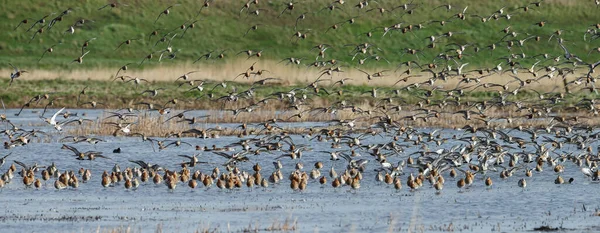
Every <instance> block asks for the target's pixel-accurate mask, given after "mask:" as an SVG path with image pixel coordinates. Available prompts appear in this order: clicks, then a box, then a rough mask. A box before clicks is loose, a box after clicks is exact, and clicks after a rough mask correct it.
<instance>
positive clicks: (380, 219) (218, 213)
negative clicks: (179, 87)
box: [0, 110, 600, 232]
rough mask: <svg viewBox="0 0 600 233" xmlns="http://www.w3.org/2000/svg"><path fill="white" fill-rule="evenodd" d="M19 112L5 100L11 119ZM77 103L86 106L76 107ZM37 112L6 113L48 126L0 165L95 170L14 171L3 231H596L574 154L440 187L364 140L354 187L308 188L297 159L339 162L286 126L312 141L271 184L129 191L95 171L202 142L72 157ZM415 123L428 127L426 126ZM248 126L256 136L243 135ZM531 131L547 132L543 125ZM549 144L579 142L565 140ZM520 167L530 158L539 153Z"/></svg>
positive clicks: (215, 160)
mask: <svg viewBox="0 0 600 233" xmlns="http://www.w3.org/2000/svg"><path fill="white" fill-rule="evenodd" d="M16 111H17V110H9V112H8V116H9V118H11V117H10V116H12V114H14V112H16ZM54 111H55V110H52V111H50V112H54ZM72 111H73V110H72ZM81 111H83V110H79V112H81ZM85 112H86V113H87V118H89V119H95V118H96V117H98V116H101V115H102V111H99V110H92V111H90V110H85ZM38 115H39V113H32V112H31V110H25V111H24V112H23V114H22V115H21V116H20V117H18V118H14V120H12V118H11V120H12V121H13V122H15V123H16V124H17V125H19V126H20V127H22V128H26V129H33V128H39V129H43V130H47V132H53V133H51V136H50V139H46V140H40V142H34V143H30V144H28V145H26V146H23V147H16V148H13V149H11V150H6V149H4V148H2V149H0V155H5V154H8V153H10V152H12V153H13V155H11V156H10V157H9V159H8V161H7V164H4V165H3V166H2V167H1V168H0V171H1V172H5V171H6V170H7V168H8V166H9V165H10V163H12V160H19V161H21V162H23V163H25V164H28V165H29V164H33V163H34V162H37V163H38V164H40V165H50V164H51V163H52V162H55V163H56V165H57V166H58V169H59V170H60V171H65V170H75V171H76V170H78V169H79V168H82V167H83V168H86V169H91V170H92V180H91V181H90V182H88V183H81V184H80V187H79V188H77V189H71V188H67V189H65V190H60V191H58V190H55V189H54V187H53V182H54V179H50V180H49V181H47V182H46V183H45V184H43V187H42V188H41V189H39V190H36V189H34V188H27V187H25V186H24V185H23V184H22V182H21V180H20V179H21V178H20V176H19V175H17V174H15V178H14V179H13V181H12V182H11V183H9V184H7V185H6V186H5V187H4V188H2V189H0V197H1V198H0V206H1V207H2V210H3V211H0V222H1V223H2V231H5V232H41V231H44V232H92V231H96V230H97V229H98V228H100V229H101V231H102V230H110V229H113V228H121V227H122V228H128V227H130V228H131V229H132V230H134V231H140V230H141V231H143V232H149V231H155V230H157V229H163V230H164V231H166V232H191V231H195V230H213V229H216V230H218V231H221V232H226V231H243V230H255V229H256V230H259V231H266V230H269V228H273V229H270V230H277V229H280V228H283V227H282V225H283V224H284V223H285V222H286V221H288V222H289V226H293V227H294V229H295V230H296V231H299V232H398V231H410V232H421V231H424V232H445V231H450V230H452V231H461V232H482V231H484V232H489V231H495V232H529V231H532V230H533V229H534V228H536V227H540V226H550V227H562V230H563V231H567V232H569V231H571V232H596V231H598V230H600V221H599V220H600V217H597V216H594V213H595V211H596V209H598V208H600V204H598V203H600V196H599V195H597V192H598V190H599V189H598V188H599V186H598V185H600V184H598V183H594V182H592V181H591V180H589V179H588V178H587V177H585V176H584V175H583V174H582V173H581V172H580V168H579V167H577V166H576V165H575V164H573V163H571V162H564V163H563V164H564V165H565V172H564V173H563V174H562V177H564V178H565V180H568V179H569V178H571V177H572V178H574V182H573V183H571V184H563V185H556V184H554V179H555V178H556V174H555V173H554V172H553V171H552V167H548V166H547V165H544V171H543V172H534V175H533V177H531V178H527V182H528V186H527V188H526V189H525V190H523V189H522V188H520V187H518V186H517V181H518V180H519V179H521V178H525V172H524V170H518V171H516V172H515V174H514V175H513V176H512V177H510V178H508V179H506V180H502V179H500V178H499V172H494V171H488V173H487V174H486V175H488V176H490V177H492V179H493V180H494V185H493V186H492V188H491V189H488V188H486V187H485V185H484V182H483V179H484V178H485V175H483V174H477V176H476V178H475V182H474V184H473V185H471V186H470V187H469V188H467V189H463V190H459V189H458V188H457V187H456V181H457V179H454V178H450V177H449V176H448V175H447V173H446V174H444V177H445V179H446V183H445V186H444V189H443V190H442V191H441V192H439V193H438V192H436V191H435V189H433V188H432V187H431V185H430V184H429V183H428V182H424V186H423V187H421V188H420V189H418V190H416V191H410V190H409V188H408V187H407V186H406V182H405V181H406V178H407V176H408V174H410V173H414V174H416V172H417V170H416V169H414V168H408V167H405V168H404V172H405V174H404V175H402V180H403V184H402V185H403V188H402V189H401V190H399V191H396V190H395V189H394V188H393V187H392V186H389V185H384V184H381V183H378V182H376V181H375V175H376V173H377V172H376V171H375V169H376V168H378V167H379V164H378V162H377V161H375V160H374V158H373V157H372V156H370V155H369V154H368V153H367V152H366V151H361V150H359V151H358V152H359V153H361V154H362V157H361V158H364V159H368V160H369V163H368V164H367V169H366V170H365V172H364V173H363V176H364V179H363V180H362V181H361V187H360V189H359V190H351V189H350V188H349V187H347V186H346V187H342V188H339V189H333V188H332V187H331V185H330V182H331V179H330V178H329V177H328V176H327V178H328V180H329V182H328V184H327V185H325V186H321V185H320V184H318V182H316V181H315V180H311V181H310V182H309V184H308V188H307V190H305V191H303V192H298V191H292V190H291V189H290V188H289V180H288V179H287V175H288V174H290V172H291V171H292V170H293V169H294V164H295V163H297V162H302V163H303V164H304V165H305V168H304V171H307V172H309V171H310V169H312V167H313V164H314V163H315V162H317V161H322V162H323V163H324V164H325V166H324V168H323V169H322V170H321V172H322V174H323V175H327V172H328V170H329V168H330V167H331V166H333V167H334V168H335V169H336V171H337V172H338V173H339V174H341V172H342V171H343V169H344V168H345V167H346V162H345V161H344V160H343V159H342V160H339V161H330V160H329V155H328V154H326V153H320V152H318V151H329V150H331V149H330V142H319V141H317V140H310V139H308V138H305V137H301V136H292V139H293V141H294V143H295V144H297V145H300V144H306V145H309V146H310V147H311V148H312V151H308V152H304V154H303V157H302V158H300V159H299V160H297V161H292V160H290V159H289V158H282V159H281V161H282V163H283V169H282V171H283V174H284V176H285V177H286V178H285V179H284V180H282V181H281V182H280V183H279V184H271V185H270V186H269V188H267V189H263V188H254V189H253V190H251V191H250V190H248V189H247V188H246V187H245V186H244V188H242V189H239V190H233V191H223V190H219V189H218V188H217V187H216V186H213V188H210V189H206V188H204V187H203V186H202V185H201V184H199V186H198V188H196V189H190V188H189V187H188V186H187V184H184V183H179V184H178V186H177V188H176V189H175V190H173V191H169V190H168V189H167V188H166V186H165V185H164V184H163V185H155V184H153V183H150V182H149V183H142V184H141V185H140V187H139V188H137V189H136V190H126V189H125V188H124V187H123V185H122V184H118V185H116V186H115V187H109V188H104V187H102V186H101V185H100V182H101V179H100V176H101V173H102V171H104V170H107V171H110V170H111V169H112V168H113V166H114V165H115V164H119V165H120V166H121V168H123V169H124V168H125V167H126V166H137V165H135V164H133V163H131V162H129V160H144V161H148V162H150V163H157V164H160V165H162V166H163V167H165V168H169V169H177V168H179V165H177V164H178V163H181V162H183V161H184V160H183V158H182V157H179V156H177V155H179V154H188V155H191V154H194V153H197V152H198V151H195V150H194V148H193V147H191V146H187V145H182V146H181V147H170V148H167V149H165V150H162V151H158V150H157V151H154V150H153V148H152V147H150V144H149V143H148V142H142V141H141V139H139V138H137V137H136V138H133V137H117V138H115V137H102V138H104V139H105V140H106V141H107V142H102V143H99V144H97V145H89V144H84V143H79V144H70V145H73V146H75V147H77V148H78V149H80V150H82V151H87V150H95V151H102V152H104V155H106V156H108V157H110V159H102V158H98V159H96V160H95V161H79V160H76V159H75V158H74V156H73V155H72V152H70V151H68V150H61V149H60V148H61V145H62V143H61V142H58V139H60V138H61V137H63V136H66V135H64V133H58V132H56V131H55V130H53V129H51V128H49V127H48V126H44V125H43V121H42V120H40V119H39V117H38ZM315 124H319V125H320V126H322V125H324V124H326V123H314V124H313V123H301V124H300V123H299V124H297V125H296V126H305V127H311V126H315ZM417 130H418V131H419V132H424V133H429V132H431V131H432V130H433V129H417ZM440 132H441V137H442V138H447V139H449V140H448V141H446V142H445V143H443V144H442V145H441V146H437V145H435V144H434V143H432V142H430V143H427V145H428V147H429V149H430V150H431V151H433V150H437V149H439V148H447V149H449V148H452V147H454V146H457V145H463V146H464V142H463V143H462V144H461V141H458V140H451V138H452V136H453V135H465V136H468V135H470V134H468V133H466V132H464V131H455V130H441V131H440ZM478 135H481V134H478ZM510 135H512V136H514V137H526V135H525V134H524V133H522V132H516V131H513V132H511V133H510ZM355 136H356V135H355ZM252 137H255V136H250V137H248V138H252ZM459 138H460V137H459ZM1 139H2V140H3V141H5V140H7V138H6V136H2V137H1ZM181 140H182V141H185V142H188V143H190V144H192V145H201V146H204V145H207V146H212V145H213V144H214V145H216V146H217V147H223V146H226V145H229V144H231V143H234V142H237V141H239V140H240V138H237V137H221V138H219V139H206V140H205V139H198V138H181ZM390 140H391V138H389V137H383V136H371V137H366V138H365V139H364V140H363V142H362V143H363V144H374V143H387V142H390ZM539 140H540V141H541V140H543V139H542V137H541V136H540V139H539ZM34 141H35V140H34ZM540 144H541V143H540ZM591 146H592V147H593V148H596V147H597V146H598V142H597V140H594V141H592V144H591ZM117 147H120V148H121V149H122V153H120V154H114V153H111V152H112V150H113V149H115V148H117ZM345 148H347V147H345ZM532 148H533V147H532V146H528V147H527V148H526V150H527V151H532V150H533V149H532ZM236 150H240V148H239V147H238V148H236ZM334 150H338V149H334ZM421 150H422V149H421V146H417V147H415V146H410V147H408V148H406V149H405V151H404V152H403V153H401V154H402V155H400V156H389V157H388V160H389V162H391V163H392V164H396V163H397V162H398V161H400V160H401V159H406V156H407V155H410V154H412V153H413V152H415V151H421ZM515 151H518V150H515ZM555 151H556V152H557V153H568V152H576V153H578V152H581V151H579V150H578V149H577V148H576V147H575V146H574V145H570V144H569V145H565V147H563V148H562V149H557V150H555ZM282 153H283V152H277V151H276V152H273V153H272V154H269V153H263V154H261V155H257V156H255V155H250V156H249V158H250V161H249V162H246V163H239V164H238V167H239V168H240V169H241V170H243V171H248V172H249V173H251V172H252V165H253V164H255V163H260V164H261V165H262V167H263V170H262V171H261V174H262V175H263V176H264V177H266V176H268V175H269V174H270V173H271V172H272V171H273V170H274V168H273V166H272V165H271V163H272V162H273V161H274V159H275V158H276V157H277V156H279V155H281V154H282ZM413 157H415V156H413ZM199 158H200V161H204V162H208V164H200V165H199V166H196V167H195V168H192V169H191V170H192V172H193V171H195V170H197V169H199V170H200V171H202V172H204V173H208V172H210V171H211V170H212V168H213V167H215V166H220V168H221V169H222V171H223V170H224V167H223V166H222V164H223V163H225V162H226V159H224V158H223V157H220V156H216V155H215V154H213V153H211V152H201V155H200V157H199ZM506 163H508V159H507V160H506ZM505 165H506V164H505ZM463 166H464V165H463ZM526 166H528V167H530V168H533V167H535V164H534V163H532V164H528V165H526ZM18 169H19V170H20V168H18ZM464 169H467V168H466V167H465V168H464ZM38 174H39V173H36V175H38ZM459 176H460V175H459ZM584 208H585V210H584ZM49 224H51V225H52V228H51V229H48V228H47V226H48V225H49Z"/></svg>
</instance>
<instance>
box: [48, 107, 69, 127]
mask: <svg viewBox="0 0 600 233" xmlns="http://www.w3.org/2000/svg"><path fill="white" fill-rule="evenodd" d="M63 110H65V107H63V108H61V109H60V110H58V111H57V112H56V113H54V115H52V118H50V124H51V125H56V116H58V114H60V112H62V111H63Z"/></svg>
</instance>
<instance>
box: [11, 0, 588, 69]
mask: <svg viewBox="0 0 600 233" xmlns="http://www.w3.org/2000/svg"><path fill="white" fill-rule="evenodd" d="M121 2H123V3H125V4H127V5H128V6H119V7H118V8H115V9H110V7H108V8H105V9H103V10H100V11H99V10H97V9H98V8H99V7H100V6H102V5H104V4H106V3H107V1H98V0H90V1H33V2H23V1H4V2H3V6H4V9H6V10H5V11H4V14H2V15H1V16H0V19H1V20H0V28H1V29H2V31H3V33H1V34H0V63H2V64H4V66H5V67H6V68H7V69H8V68H10V67H9V66H8V64H7V63H12V64H14V65H16V66H18V67H20V68H22V69H24V70H28V69H30V70H33V69H74V68H90V67H110V68H114V67H120V66H121V65H123V64H125V63H129V62H135V63H139V62H140V61H141V60H142V59H143V58H144V57H145V56H146V55H148V54H150V53H152V52H154V55H155V56H154V58H153V59H151V60H150V61H147V62H145V63H144V65H143V67H153V66H156V65H157V63H158V61H157V57H158V55H159V54H160V53H159V52H158V51H161V50H164V49H165V48H166V47H167V44H166V43H158V44H157V45H156V46H154V45H155V44H156V42H157V41H158V39H159V38H160V37H161V36H154V37H152V38H149V36H148V35H149V33H150V32H151V31H153V30H155V29H162V30H159V31H160V33H161V35H162V34H165V33H166V34H167V35H168V37H170V36H172V35H174V34H175V33H177V36H176V37H175V38H174V39H173V41H172V42H171V46H172V48H173V50H174V51H177V52H176V58H175V59H173V60H169V59H164V60H163V61H162V62H161V63H163V64H177V63H181V62H188V63H189V62H191V61H194V60H196V59H197V58H199V57H200V56H201V55H203V54H206V53H208V52H210V51H221V50H225V54H226V58H227V59H233V57H238V58H245V57H244V56H245V55H236V54H237V53H238V52H239V51H242V50H248V49H252V50H264V52H263V55H264V59H271V60H280V59H283V58H286V57H298V58H304V60H303V62H304V63H305V64H308V63H310V62H314V60H315V58H316V56H317V53H318V51H317V50H311V48H312V47H314V46H315V45H318V44H329V45H331V46H332V47H331V48H329V49H328V50H327V51H326V57H325V58H324V59H321V60H329V59H336V60H338V61H342V62H343V63H345V65H349V66H358V65H357V61H356V60H358V59H360V58H363V57H366V56H368V55H369V54H370V55H375V54H377V55H379V56H381V57H383V58H385V59H387V60H388V61H390V64H387V63H386V62H383V60H381V61H379V62H375V61H374V60H368V61H367V62H366V66H369V67H394V66H396V65H398V64H399V63H401V62H404V61H408V60H417V61H419V62H420V63H423V64H427V63H432V62H433V61H434V58H435V57H436V56H437V55H438V54H440V53H445V52H446V51H447V50H448V49H450V48H456V47H455V46H450V45H449V44H451V43H458V44H466V43H468V44H472V46H471V47H469V48H468V50H467V51H465V56H464V58H463V61H460V62H461V63H467V62H468V63H469V64H470V65H469V66H468V69H475V68H478V67H482V66H486V67H489V66H492V65H496V64H498V63H501V62H502V61H501V60H497V59H499V58H502V57H506V56H508V55H509V54H521V53H522V52H523V53H525V54H526V55H527V58H525V59H521V60H519V63H520V64H521V65H523V66H526V65H529V64H533V63H534V62H535V61H536V60H535V59H531V58H532V57H533V56H534V55H536V54H541V53H548V54H550V55H551V56H553V57H555V56H562V55H563V54H564V53H563V51H562V50H561V48H560V47H559V46H558V44H557V43H556V40H554V39H553V40H551V41H550V42H548V38H549V36H550V35H552V33H553V32H555V31H557V30H563V33H562V35H561V37H562V38H563V39H564V40H565V41H566V42H565V45H566V46H567V47H568V48H569V49H570V51H571V52H572V53H574V54H578V55H579V56H580V57H582V58H583V59H584V60H585V61H588V62H595V61H597V60H598V59H600V56H599V55H598V54H597V53H592V55H591V56H589V57H588V56H587V53H588V51H589V50H590V49H592V48H596V47H598V46H600V42H599V40H593V41H591V40H589V35H588V41H583V35H584V32H585V31H586V30H587V29H588V28H593V27H591V25H595V24H596V23H600V22H598V21H597V19H598V18H597V17H596V15H597V12H598V10H597V7H596V6H595V5H594V2H593V1H559V0H555V1H551V0H547V1H545V2H543V3H542V6H541V7H535V6H533V5H529V6H530V10H529V11H528V12H524V11H523V10H519V9H517V8H518V7H520V6H523V5H526V2H524V1H516V0H510V1H493V2H489V1H467V0H460V1H448V2H446V1H419V0H415V1H414V2H415V3H416V4H418V7H417V8H415V9H414V10H415V13H414V14H412V15H404V14H403V12H402V11H401V10H400V9H398V10H396V11H393V12H391V13H387V12H386V13H384V14H383V15H381V14H379V13H378V12H377V10H374V11H371V12H366V10H364V9H363V10H361V11H358V10H357V9H356V8H354V7H353V6H354V5H355V4H356V1H347V3H346V4H344V5H343V6H342V7H343V11H340V10H334V11H332V12H330V11H329V10H322V11H321V10H320V9H323V8H324V7H327V6H328V5H329V1H316V0H312V1H311V0H309V1H301V2H298V3H297V4H296V7H295V9H294V10H293V11H292V13H291V14H287V13H286V14H283V15H282V16H281V17H278V15H279V14H280V12H281V11H282V10H283V9H284V7H285V6H284V3H286V1H279V0H277V1H265V0H261V1H260V3H259V5H258V7H259V8H261V9H264V10H262V11H261V12H260V15H258V16H255V15H248V14H247V13H246V11H244V12H242V13H241V14H240V13H239V12H240V9H241V7H242V6H243V5H244V3H245V2H244V1H214V2H212V3H211V5H210V7H208V8H205V9H203V10H202V11H201V13H200V15H199V17H198V18H195V16H196V14H197V13H198V11H199V9H201V6H202V4H203V2H202V1H190V0H181V1H121ZM176 3H178V4H180V5H176V6H174V7H172V8H171V9H170V14H169V15H163V16H162V17H161V18H160V19H159V20H158V21H157V22H156V24H154V21H155V19H156V17H157V16H158V14H159V13H160V12H161V11H162V10H163V9H165V8H166V7H167V6H169V5H173V4H176ZM443 3H451V4H455V7H454V8H453V9H452V10H451V11H450V12H448V11H446V10H445V9H444V8H440V9H437V10H432V9H433V8H434V6H438V5H441V4H443ZM395 5H399V3H398V1H392V0H379V1H377V2H374V1H372V2H371V3H370V5H369V7H367V8H372V7H384V8H386V9H387V10H388V11H389V10H390V9H391V8H392V7H393V6H395ZM465 6H468V9H467V15H471V14H477V15H482V16H483V15H485V16H490V15H492V14H493V13H494V12H496V11H497V10H498V9H500V8H502V7H504V14H506V13H509V14H511V15H512V17H511V19H510V20H507V19H505V18H501V19H499V20H493V19H492V20H491V21H490V22H486V23H482V22H481V21H479V19H478V18H475V17H467V19H466V20H459V19H457V18H453V19H451V17H452V16H453V15H455V14H456V13H458V12H459V11H462V9H463V8H464V7H465ZM69 7H71V8H73V9H74V10H73V11H72V12H71V13H70V14H68V15H66V16H64V17H63V20H62V21H60V22H58V23H56V25H55V26H54V27H53V28H52V29H50V30H48V29H47V28H46V29H45V31H44V33H42V34H40V35H37V36H36V37H35V38H34V39H33V40H31V42H29V41H30V39H31V37H32V35H33V32H34V31H35V30H36V29H38V27H37V26H36V27H34V28H33V29H32V30H31V31H30V32H26V30H27V29H28V28H29V27H30V26H31V25H32V23H33V21H35V20H37V19H39V18H41V17H42V16H44V15H46V14H49V13H53V12H55V13H60V12H62V11H63V10H65V9H67V8H69ZM256 8H257V7H256V6H254V5H251V7H250V9H251V10H254V9H256ZM302 12H310V13H309V14H307V18H306V19H305V20H303V21H300V23H299V28H298V31H300V32H302V33H307V35H308V37H307V38H306V39H304V40H294V39H291V38H292V35H293V34H294V32H296V30H294V25H295V22H296V18H297V17H298V16H299V15H300V14H301V13H302ZM57 15H58V14H55V15H52V16H49V17H48V18H47V21H50V20H51V19H52V18H53V17H56V16H57ZM352 17H355V19H356V22H355V23H354V24H344V25H341V26H340V27H339V28H338V29H337V30H329V31H328V32H326V31H327V29H328V28H329V27H330V26H332V25H333V24H335V23H338V22H343V21H345V20H347V19H349V18H352ZM25 18H32V19H33V20H30V22H29V23H28V24H26V25H22V26H21V27H19V28H18V29H16V30H14V28H15V26H16V25H17V24H18V23H19V22H20V21H21V20H23V19H25ZM82 18H83V19H86V20H87V22H86V23H85V24H84V25H83V26H80V27H76V32H75V33H74V34H73V35H71V34H68V33H67V34H65V33H63V32H64V31H65V30H66V29H67V28H68V27H69V25H71V24H74V23H75V22H76V21H77V20H79V19H82ZM196 19H197V20H199V21H198V22H197V23H196V25H195V26H196V27H195V28H193V29H190V30H188V31H187V32H186V34H185V37H183V38H180V36H181V35H182V33H183V31H182V30H180V29H177V27H178V26H180V25H181V24H184V23H186V22H190V21H193V20H196ZM430 20H447V21H449V22H448V23H447V24H446V25H445V26H441V25H440V24H437V23H433V24H427V22H428V21H430ZM450 21H451V22H450ZM540 21H545V22H546V25H545V26H544V27H538V26H535V25H534V23H537V22H540ZM396 23H402V26H403V27H405V26H408V25H416V24H423V25H424V26H425V28H423V29H420V30H416V29H414V30H412V31H410V32H407V33H401V32H400V31H392V32H390V33H388V34H387V35H385V37H382V34H383V33H382V29H375V28H376V27H383V26H391V25H394V24H396ZM255 24H259V28H258V30H256V31H251V32H250V33H248V35H247V36H245V37H243V35H244V33H245V32H246V30H247V29H248V28H250V27H251V26H252V25H255ZM508 26H510V28H511V31H516V32H517V33H518V35H517V37H516V38H514V39H522V38H525V37H527V36H528V35H536V36H540V37H541V40H540V41H539V42H535V41H534V40H529V41H527V42H526V44H525V46H524V47H519V46H517V45H515V46H514V47H513V48H512V49H510V50H508V49H507V48H506V42H502V43H498V42H499V41H500V40H501V38H502V37H503V36H504V33H503V32H501V30H502V29H504V28H506V27H508ZM172 30H174V31H172ZM368 31H373V37H371V38H368V37H366V36H365V35H364V33H366V32H368ZM448 31H454V32H461V34H456V35H454V36H452V37H450V38H438V41H439V42H437V43H436V47H435V48H428V45H429V44H430V42H429V41H427V40H426V39H425V38H426V37H428V36H431V35H441V34H443V33H446V32H448ZM168 32H170V33H168ZM90 38H97V39H96V40H94V41H91V42H90V45H89V47H88V50H89V51H90V54H88V55H87V56H86V57H85V58H84V62H83V64H81V65H76V64H72V60H73V59H75V58H77V57H78V56H79V55H80V54H81V45H82V43H83V42H84V41H86V40H88V39H90ZM130 38H141V39H140V40H137V41H134V42H133V43H132V44H131V45H128V46H122V47H121V48H120V49H119V50H116V51H115V48H116V47H117V45H118V44H119V43H121V42H122V41H125V40H126V39H130ZM509 38H510V37H509ZM511 39H512V38H511ZM505 40H506V39H505ZM363 42H368V43H372V44H373V45H374V46H373V47H371V48H370V49H369V51H368V52H367V54H366V55H363V54H360V55H358V56H357V58H356V59H355V60H354V61H352V55H353V48H354V47H353V46H346V45H354V46H355V45H357V44H359V43H363ZM58 43H61V44H59V45H57V46H56V47H55V48H54V49H55V51H54V52H53V53H48V54H46V55H45V57H44V58H43V59H42V60H41V61H40V62H39V63H38V59H39V58H40V56H41V55H42V53H43V52H44V50H45V49H46V48H48V47H50V46H52V45H54V44H58ZM494 43H498V44H497V45H498V47H497V48H496V50H494V51H493V52H492V51H490V50H488V49H485V48H486V47H487V46H489V45H491V44H494ZM474 47H480V48H482V49H481V51H480V52H479V53H475V52H474V51H473V48H474ZM407 48H410V49H416V50H420V51H421V52H420V53H417V55H418V57H417V56H416V55H410V54H407V53H405V52H404V51H405V49H407ZM448 54H450V55H452V54H453V53H452V52H448ZM215 55H216V53H215V54H213V56H215ZM201 62H202V63H209V64H210V63H211V62H223V61H205V60H202V61H201ZM436 62H437V63H440V65H444V61H441V60H439V59H436ZM450 64H452V62H451V63H450ZM544 64H551V62H543V63H542V64H540V66H541V65H544Z"/></svg>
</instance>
